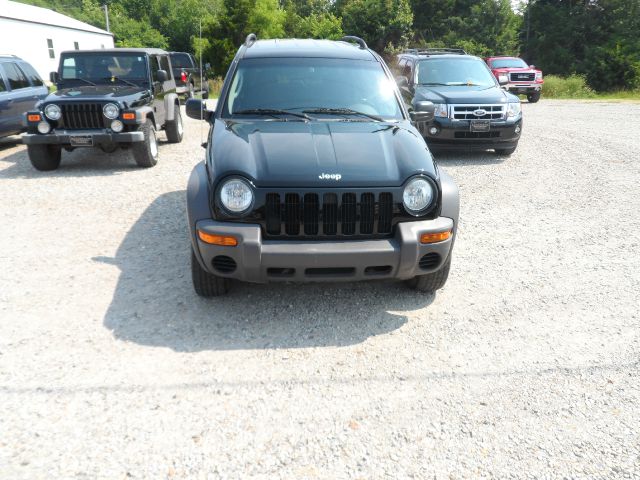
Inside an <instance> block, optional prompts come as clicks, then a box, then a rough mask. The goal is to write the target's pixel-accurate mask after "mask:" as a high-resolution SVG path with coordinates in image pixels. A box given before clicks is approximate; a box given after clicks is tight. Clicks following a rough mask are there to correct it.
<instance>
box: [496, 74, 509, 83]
mask: <svg viewBox="0 0 640 480" xmlns="http://www.w3.org/2000/svg"><path fill="white" fill-rule="evenodd" d="M498 83H501V84H502V83H509V77H507V76H506V75H498Z"/></svg>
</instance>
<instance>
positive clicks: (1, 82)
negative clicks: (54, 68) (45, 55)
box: [0, 55, 49, 137]
mask: <svg viewBox="0 0 640 480" xmlns="http://www.w3.org/2000/svg"><path fill="white" fill-rule="evenodd" d="M48 93H49V89H48V88H47V87H46V86H45V85H44V82H43V81H42V79H41V78H40V76H39V75H38V73H37V72H36V71H35V69H34V68H33V67H32V66H31V65H30V64H29V63H27V62H25V61H24V60H22V59H21V58H20V57H16V56H15V55H0V137H7V136H9V135H17V134H19V133H21V132H23V131H25V126H24V123H23V121H22V119H23V116H24V112H26V111H27V110H30V109H32V108H33V107H34V105H35V104H36V103H37V102H38V100H41V99H43V98H45V97H46V96H47V94H48Z"/></svg>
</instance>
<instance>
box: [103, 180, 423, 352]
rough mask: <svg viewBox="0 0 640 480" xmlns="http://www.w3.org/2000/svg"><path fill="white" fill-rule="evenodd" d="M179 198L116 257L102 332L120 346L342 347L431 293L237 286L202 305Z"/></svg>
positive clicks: (397, 320) (154, 212)
mask: <svg viewBox="0 0 640 480" xmlns="http://www.w3.org/2000/svg"><path fill="white" fill-rule="evenodd" d="M185 208H186V207H185V192H184V191H178V192H171V193H166V194H164V195H161V196H160V197H158V198H157V199H156V200H155V201H154V202H153V203H152V204H151V205H150V206H149V207H148V208H147V210H145V212H144V214H143V215H142V216H141V217H140V218H139V219H138V221H137V222H136V223H135V224H134V225H133V227H132V228H131V230H130V231H129V232H128V233H127V235H126V237H125V238H124V240H123V242H122V243H121V245H120V247H119V248H118V251H117V253H116V257H115V258H104V257H100V258H94V259H93V260H94V261H96V262H103V263H108V264H112V265H115V266H117V267H118V268H119V269H120V271H121V272H120V278H119V280H118V285H117V287H116V290H115V292H114V296H113V300H112V302H111V305H110V306H109V309H108V311H107V313H106V315H105V318H104V325H105V327H106V328H108V329H109V330H111V331H112V332H113V334H114V336H115V337H116V338H118V339H120V340H125V341H129V342H135V343H137V344H141V345H151V346H160V347H169V348H171V349H173V350H176V351H185V352H193V351H201V350H234V349H269V348H273V349H277V348H305V347H318V346H345V345H352V344H357V343H361V342H363V341H364V340H366V339H367V338H369V337H372V336H375V335H381V334H385V333H387V332H390V331H393V330H396V329H398V328H400V327H401V326H402V325H403V324H404V323H405V322H406V321H407V319H406V317H405V316H404V315H401V314H396V313H394V311H407V310H409V311H411V310H418V309H421V308H424V307H426V306H427V305H429V304H430V303H431V302H432V301H433V299H434V296H433V295H424V294H419V293H417V292H415V291H413V290H410V289H408V288H405V286H404V285H403V284H402V283H400V282H368V283H340V284H286V283H278V284H269V285H254V284H244V283H234V284H233V286H232V289H231V291H230V293H229V294H228V295H227V296H225V297H220V298H215V299H202V298H200V297H198V296H197V295H196V294H195V292H194V291H193V288H192V284H191V270H190V267H189V261H190V251H189V248H190V246H189V245H190V244H189V238H188V232H187V221H186V213H185Z"/></svg>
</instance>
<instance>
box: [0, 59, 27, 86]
mask: <svg viewBox="0 0 640 480" xmlns="http://www.w3.org/2000/svg"><path fill="white" fill-rule="evenodd" d="M4 72H5V73H6V74H7V80H8V81H9V88H11V90H18V89H20V88H25V87H28V86H29V80H27V77H25V76H24V73H22V71H21V70H20V69H19V68H18V65H16V64H15V63H13V62H7V63H5V64H4Z"/></svg>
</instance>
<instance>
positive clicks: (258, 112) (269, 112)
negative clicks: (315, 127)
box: [233, 108, 311, 120]
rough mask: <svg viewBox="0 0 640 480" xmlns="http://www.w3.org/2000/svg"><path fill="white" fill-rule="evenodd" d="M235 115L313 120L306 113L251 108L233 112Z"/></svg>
mask: <svg viewBox="0 0 640 480" xmlns="http://www.w3.org/2000/svg"><path fill="white" fill-rule="evenodd" d="M233 115H270V116H272V117H273V118H280V117H279V115H291V116H293V117H299V118H304V119H305V120H311V117H310V116H309V115H305V114H304V113H296V112H289V111H287V110H278V109H277V108H251V109H247V110H240V111H238V112H233Z"/></svg>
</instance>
